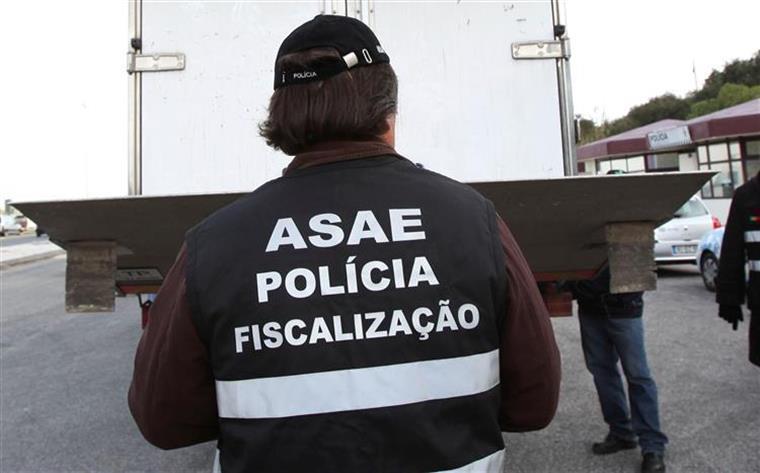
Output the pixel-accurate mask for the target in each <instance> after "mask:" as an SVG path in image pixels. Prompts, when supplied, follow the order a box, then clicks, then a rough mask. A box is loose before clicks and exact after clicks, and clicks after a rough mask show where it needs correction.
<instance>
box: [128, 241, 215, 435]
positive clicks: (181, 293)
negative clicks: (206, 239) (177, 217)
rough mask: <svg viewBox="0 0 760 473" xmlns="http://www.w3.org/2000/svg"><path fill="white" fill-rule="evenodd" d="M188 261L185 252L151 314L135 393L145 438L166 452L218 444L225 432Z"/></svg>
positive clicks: (132, 399) (132, 400)
mask: <svg viewBox="0 0 760 473" xmlns="http://www.w3.org/2000/svg"><path fill="white" fill-rule="evenodd" d="M185 261H186V250H185V247H184V246H183V247H182V249H181V250H180V252H179V255H178V256H177V260H176V261H175V262H174V266H172V268H171V269H170V270H169V274H168V275H167V276H166V279H165V280H164V283H163V284H162V286H161V290H160V291H159V292H158V295H157V296H156V300H155V301H154V302H153V305H152V306H151V308H150V317H149V321H148V325H147V326H146V327H145V331H144V332H143V334H142V338H141V339H140V343H139V345H138V346H137V355H136V356H135V370H134V374H133V376H132V385H131V386H130V388H129V409H130V411H131V412H132V417H134V419H135V422H137V425H138V427H139V428H140V432H142V434H143V436H144V437H145V439H146V440H148V442H150V443H152V444H153V445H155V446H157V447H159V448H163V449H170V448H178V447H185V446H188V445H193V444H196V443H200V442H205V441H208V440H213V439H215V438H217V435H218V429H219V427H218V417H217V411H216V391H215V388H214V378H213V375H212V372H211V364H210V360H209V356H208V351H207V349H206V346H205V345H204V344H203V342H202V341H201V339H200V338H199V337H198V333H197V331H196V329H195V325H194V324H193V322H192V319H191V315H190V314H191V312H190V306H189V304H188V302H187V297H186V294H185V290H186V289H185Z"/></svg>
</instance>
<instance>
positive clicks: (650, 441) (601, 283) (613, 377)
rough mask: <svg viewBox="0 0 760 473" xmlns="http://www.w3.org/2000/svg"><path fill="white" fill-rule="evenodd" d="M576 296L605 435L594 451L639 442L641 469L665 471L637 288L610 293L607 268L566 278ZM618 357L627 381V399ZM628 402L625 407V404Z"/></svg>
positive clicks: (603, 451)
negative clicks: (590, 276) (586, 276)
mask: <svg viewBox="0 0 760 473" xmlns="http://www.w3.org/2000/svg"><path fill="white" fill-rule="evenodd" d="M570 289H571V290H572V292H573V296H574V297H575V298H576V299H577V300H578V316H579V317H578V319H579V321H580V327H581V343H582V345H583V355H584V357H585V359H586V367H587V368H588V370H589V371H590V372H591V375H592V376H593V377H594V385H595V386H596V393H597V395H598V396H599V403H600V404H601V407H602V416H603V417H604V422H606V423H607V425H608V426H609V432H608V433H607V437H606V438H605V439H604V441H602V442H598V443H595V444H593V445H592V451H593V453H594V454H596V455H607V454H611V453H616V452H619V451H621V450H630V449H633V448H636V440H637V439H638V445H639V446H640V447H641V453H642V463H641V471H642V473H650V472H664V471H665V461H664V454H665V444H666V443H667V441H668V439H667V437H666V436H665V434H663V433H662V432H661V431H660V415H659V406H658V402H657V385H656V384H655V382H654V379H653V378H652V375H651V374H650V372H649V364H648V363H647V356H646V349H645V345H644V323H643V320H642V314H643V311H644V299H643V293H642V292H632V293H625V294H611V293H610V270H609V268H608V267H607V268H605V269H604V270H602V271H601V272H600V273H599V275H598V276H597V277H595V278H594V279H592V280H588V281H579V282H576V283H571V284H570ZM618 361H619V362H620V365H621V366H622V368H623V374H624V375H625V379H626V381H627V383H628V400H626V391H625V389H623V380H622V377H621V375H620V371H619V370H618ZM629 405H630V409H629Z"/></svg>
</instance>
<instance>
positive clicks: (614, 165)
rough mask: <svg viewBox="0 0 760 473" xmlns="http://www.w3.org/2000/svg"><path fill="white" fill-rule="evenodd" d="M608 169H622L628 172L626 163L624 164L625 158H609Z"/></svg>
mask: <svg viewBox="0 0 760 473" xmlns="http://www.w3.org/2000/svg"><path fill="white" fill-rule="evenodd" d="M610 169H612V170H613V171H623V172H628V165H627V164H626V159H625V158H623V159H613V160H610Z"/></svg>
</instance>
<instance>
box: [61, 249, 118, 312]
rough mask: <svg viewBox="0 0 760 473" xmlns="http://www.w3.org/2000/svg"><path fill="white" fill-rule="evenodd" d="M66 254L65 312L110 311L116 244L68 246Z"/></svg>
mask: <svg viewBox="0 0 760 473" xmlns="http://www.w3.org/2000/svg"><path fill="white" fill-rule="evenodd" d="M66 253H67V257H66V312H113V311H114V306H115V297H116V292H115V289H114V288H115V284H116V282H115V280H114V274H115V272H116V242H115V241H85V242H79V243H70V244H68V245H67V246H66Z"/></svg>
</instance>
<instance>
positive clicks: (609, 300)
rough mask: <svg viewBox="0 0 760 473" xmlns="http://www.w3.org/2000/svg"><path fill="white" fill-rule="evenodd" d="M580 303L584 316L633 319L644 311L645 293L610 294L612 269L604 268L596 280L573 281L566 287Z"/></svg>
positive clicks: (579, 306)
mask: <svg viewBox="0 0 760 473" xmlns="http://www.w3.org/2000/svg"><path fill="white" fill-rule="evenodd" d="M565 287H566V288H567V289H568V290H570V291H571V292H572V293H573V298H574V299H576V300H577V301H578V311H579V312H580V313H581V314H584V315H595V316H600V317H609V318H612V319H631V318H636V317H641V314H642V313H643V311H644V298H643V295H644V293H643V292H627V293H623V294H610V269H609V267H606V268H604V269H603V270H602V271H600V272H599V274H597V276H596V277H595V278H594V279H588V280H585V281H572V282H569V283H566V286H565Z"/></svg>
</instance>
